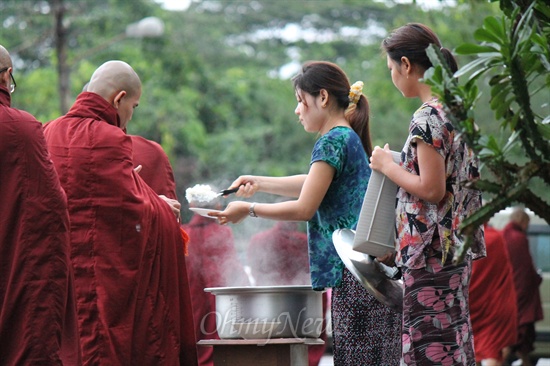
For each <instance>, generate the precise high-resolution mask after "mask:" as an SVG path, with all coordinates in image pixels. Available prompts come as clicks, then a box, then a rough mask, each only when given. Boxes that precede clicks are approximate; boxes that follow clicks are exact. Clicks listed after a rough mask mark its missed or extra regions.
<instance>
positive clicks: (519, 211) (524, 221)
mask: <svg viewBox="0 0 550 366" xmlns="http://www.w3.org/2000/svg"><path fill="white" fill-rule="evenodd" d="M510 221H512V222H515V223H516V224H518V225H519V226H521V228H522V229H523V231H527V228H528V227H529V221H530V218H529V215H528V214H527V212H525V210H524V209H523V207H514V209H513V210H512V213H511V214H510Z"/></svg>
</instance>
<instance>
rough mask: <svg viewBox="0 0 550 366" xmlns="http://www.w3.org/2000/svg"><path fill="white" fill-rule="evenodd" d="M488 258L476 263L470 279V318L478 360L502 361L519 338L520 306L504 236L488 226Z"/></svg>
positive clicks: (486, 236) (486, 237) (486, 228)
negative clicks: (517, 302)
mask: <svg viewBox="0 0 550 366" xmlns="http://www.w3.org/2000/svg"><path fill="white" fill-rule="evenodd" d="M485 244H486V246H487V257H485V258H483V259H479V260H476V261H474V262H473V265H472V277H471V280H470V319H471V321H472V329H473V333H474V347H475V353H476V361H477V362H481V360H485V359H488V358H494V359H497V360H501V361H502V354H501V351H502V350H503V349H504V348H505V347H509V346H512V345H514V344H515V343H516V341H517V317H516V314H517V307H516V296H515V294H516V292H515V290H514V279H513V271H512V265H511V263H510V258H509V256H508V251H507V250H506V243H505V242H504V238H503V237H502V235H501V234H500V232H498V231H497V230H495V229H494V228H492V227H490V226H486V227H485Z"/></svg>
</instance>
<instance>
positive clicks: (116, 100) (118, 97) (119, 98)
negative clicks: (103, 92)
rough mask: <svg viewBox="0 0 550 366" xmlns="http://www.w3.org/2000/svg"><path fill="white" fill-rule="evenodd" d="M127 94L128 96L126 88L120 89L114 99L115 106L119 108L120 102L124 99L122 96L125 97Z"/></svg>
mask: <svg viewBox="0 0 550 366" xmlns="http://www.w3.org/2000/svg"><path fill="white" fill-rule="evenodd" d="M125 96H126V90H121V91H119V92H118V93H117V94H116V95H115V97H114V99H113V107H115V108H116V109H118V106H119V105H120V102H121V101H122V98H124V97H125Z"/></svg>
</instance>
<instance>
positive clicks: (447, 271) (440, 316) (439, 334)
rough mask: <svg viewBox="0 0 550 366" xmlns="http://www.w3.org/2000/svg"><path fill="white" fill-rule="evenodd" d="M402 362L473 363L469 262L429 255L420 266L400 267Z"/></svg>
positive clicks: (420, 363) (435, 363) (434, 363)
mask: <svg viewBox="0 0 550 366" xmlns="http://www.w3.org/2000/svg"><path fill="white" fill-rule="evenodd" d="M402 272H403V281H404V284H405V292H404V298H403V334H402V337H403V338H402V341H403V360H402V362H403V364H405V365H416V366H421V365H422V366H423V365H430V366H432V365H443V366H450V365H468V366H470V365H475V356H474V345H473V336H472V325H471V323H470V310H469V306H468V288H469V285H470V276H471V273H472V270H471V261H470V260H469V259H467V260H465V261H464V262H463V263H461V264H460V265H458V266H454V265H452V264H451V258H449V259H448V261H447V263H446V265H445V266H442V265H441V259H439V258H437V257H431V258H428V259H427V265H426V267H425V268H421V269H409V268H406V267H403V268H402Z"/></svg>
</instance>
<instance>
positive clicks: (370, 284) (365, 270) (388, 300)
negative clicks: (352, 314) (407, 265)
mask: <svg viewBox="0 0 550 366" xmlns="http://www.w3.org/2000/svg"><path fill="white" fill-rule="evenodd" d="M354 238H355V231H353V230H350V229H339V230H336V231H335V232H334V233H333V234H332V241H333V243H334V247H335V248H336V251H337V252H338V255H339V256H340V258H341V259H342V262H344V264H345V265H346V268H347V269H348V270H349V271H350V272H351V273H352V274H353V276H354V277H355V278H356V279H357V280H358V281H359V282H360V283H361V284H362V285H363V287H365V288H366V289H367V291H369V292H370V293H371V295H373V296H374V297H375V298H376V299H377V300H378V301H380V302H381V303H382V304H384V305H386V306H388V307H390V308H392V309H393V310H395V311H397V312H402V311H403V281H401V280H393V279H391V277H393V276H395V274H396V273H397V271H398V270H397V268H395V267H388V266H386V265H384V264H382V263H380V262H378V261H377V260H376V259H375V258H374V257H371V256H370V255H368V254H365V253H361V252H358V251H356V250H354V249H353V241H354Z"/></svg>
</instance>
